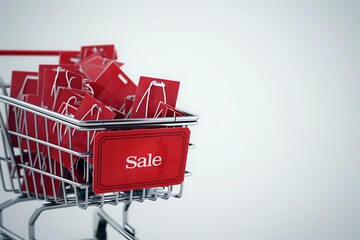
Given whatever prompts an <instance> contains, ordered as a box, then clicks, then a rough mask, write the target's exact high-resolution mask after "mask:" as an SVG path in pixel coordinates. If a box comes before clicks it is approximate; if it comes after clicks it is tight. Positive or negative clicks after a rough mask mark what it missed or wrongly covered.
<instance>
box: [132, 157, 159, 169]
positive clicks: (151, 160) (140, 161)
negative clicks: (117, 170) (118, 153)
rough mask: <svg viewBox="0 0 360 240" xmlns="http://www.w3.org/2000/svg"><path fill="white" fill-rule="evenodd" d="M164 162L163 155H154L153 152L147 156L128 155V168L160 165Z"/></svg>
mask: <svg viewBox="0 0 360 240" xmlns="http://www.w3.org/2000/svg"><path fill="white" fill-rule="evenodd" d="M161 163H162V158H161V156H155V157H152V153H149V154H148V158H146V157H139V158H138V157H137V156H128V157H127V158H126V169H134V168H147V167H158V166H160V165H161Z"/></svg>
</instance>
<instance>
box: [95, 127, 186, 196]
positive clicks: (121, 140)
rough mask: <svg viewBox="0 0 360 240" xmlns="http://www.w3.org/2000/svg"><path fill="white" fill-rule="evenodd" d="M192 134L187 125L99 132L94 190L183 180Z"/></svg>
mask: <svg viewBox="0 0 360 240" xmlns="http://www.w3.org/2000/svg"><path fill="white" fill-rule="evenodd" d="M189 136H190V131H189V129H188V128H159V129H142V130H124V131H113V132H100V133H98V134H97V135H96V137H95V144H94V178H93V191H94V192H95V193H97V194H101V193H108V192H118V191H128V190H134V189H143V188H151V187H162V186H169V185H175V184H180V183H182V182H183V180H184V173H185V166H186V158H187V152H188V145H189Z"/></svg>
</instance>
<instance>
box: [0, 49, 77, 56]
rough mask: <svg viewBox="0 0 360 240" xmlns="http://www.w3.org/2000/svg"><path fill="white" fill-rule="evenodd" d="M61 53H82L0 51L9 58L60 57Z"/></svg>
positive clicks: (75, 52)
mask: <svg viewBox="0 0 360 240" xmlns="http://www.w3.org/2000/svg"><path fill="white" fill-rule="evenodd" d="M61 53H73V54H77V53H80V52H79V51H59V50H0V56H1V55H8V56H59V55H60V54H61Z"/></svg>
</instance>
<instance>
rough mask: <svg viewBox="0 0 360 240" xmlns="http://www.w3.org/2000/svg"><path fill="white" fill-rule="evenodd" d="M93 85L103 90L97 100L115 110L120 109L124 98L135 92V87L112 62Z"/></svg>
mask: <svg viewBox="0 0 360 240" xmlns="http://www.w3.org/2000/svg"><path fill="white" fill-rule="evenodd" d="M95 83H96V84H97V85H99V86H100V87H102V88H103V90H102V92H101V93H100V94H99V95H98V96H97V99H98V100H99V101H101V102H103V103H105V104H106V105H109V106H112V107H114V108H116V109H120V108H121V107H122V105H123V104H124V102H125V98H126V97H127V96H129V95H134V94H135V91H136V85H135V84H134V83H133V82H132V81H131V79H130V78H129V77H128V76H126V74H125V73H124V72H123V71H122V70H121V69H120V68H119V66H118V65H117V64H116V63H114V62H112V63H110V64H109V65H108V67H107V68H106V69H105V70H104V72H103V73H102V74H101V75H100V76H99V77H98V78H97V80H96V82H95Z"/></svg>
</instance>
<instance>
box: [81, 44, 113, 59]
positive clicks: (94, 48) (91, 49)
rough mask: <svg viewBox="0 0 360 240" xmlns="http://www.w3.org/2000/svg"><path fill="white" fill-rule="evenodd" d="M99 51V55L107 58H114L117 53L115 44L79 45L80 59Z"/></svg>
mask: <svg viewBox="0 0 360 240" xmlns="http://www.w3.org/2000/svg"><path fill="white" fill-rule="evenodd" d="M94 53H99V54H100V56H102V57H104V58H109V59H116V58H117V54H116V50H115V45H112V44H109V45H91V46H82V47H81V60H83V59H85V58H87V57H88V56H90V55H92V54H94Z"/></svg>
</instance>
